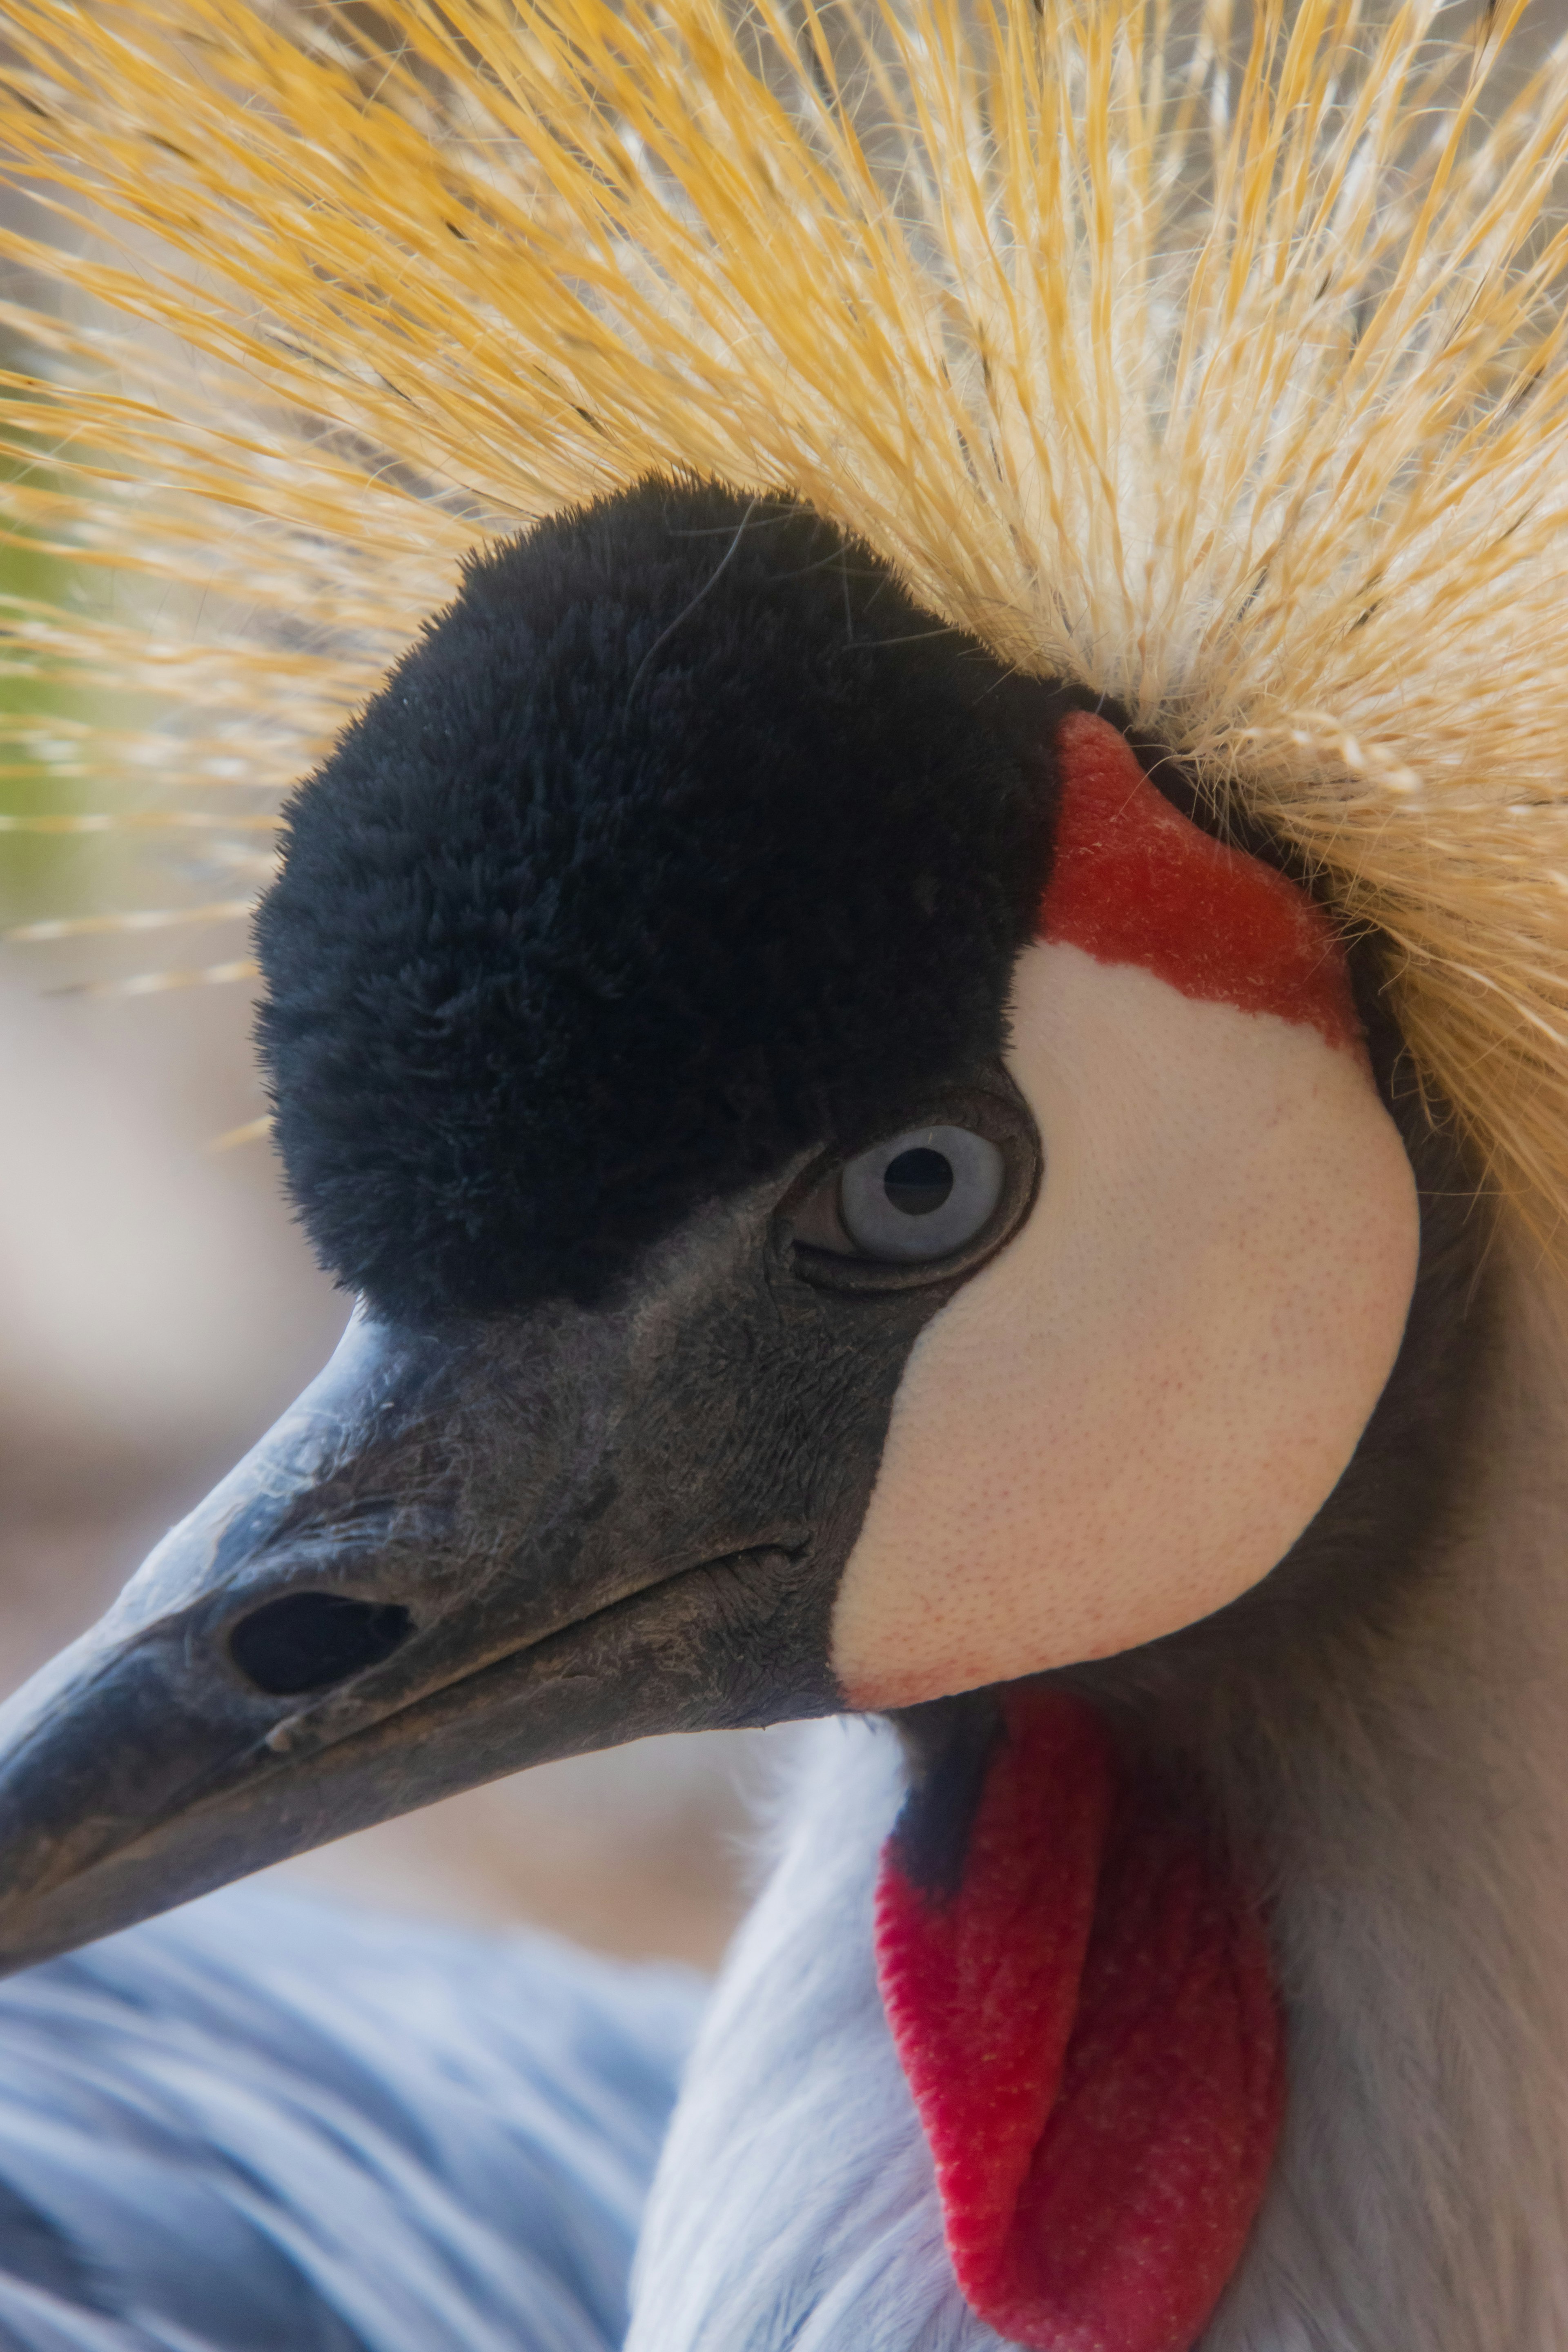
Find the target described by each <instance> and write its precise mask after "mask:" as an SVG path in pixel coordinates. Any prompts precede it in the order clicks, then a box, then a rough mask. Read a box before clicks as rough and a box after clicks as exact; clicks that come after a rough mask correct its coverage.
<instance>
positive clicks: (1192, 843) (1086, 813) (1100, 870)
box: [1040, 710, 1361, 1048]
mask: <svg viewBox="0 0 1568 2352" xmlns="http://www.w3.org/2000/svg"><path fill="white" fill-rule="evenodd" d="M1058 756H1059V759H1060V761H1061V778H1062V794H1061V808H1060V814H1059V815H1058V820H1057V839H1056V856H1055V861H1054V864H1053V866H1052V869H1051V879H1050V883H1049V885H1048V887H1047V890H1046V894H1045V897H1044V898H1043V899H1042V900H1041V902H1040V934H1041V937H1042V938H1044V939H1047V940H1059V941H1062V942H1063V943H1065V944H1066V945H1067V946H1068V947H1075V948H1081V949H1082V950H1084V952H1085V954H1086V955H1091V956H1093V957H1094V958H1095V959H1096V961H1098V962H1100V963H1130V964H1138V965H1141V966H1142V968H1143V969H1144V970H1145V971H1152V972H1153V973H1154V974H1155V975H1156V976H1157V977H1158V978H1159V979H1161V980H1163V981H1167V982H1169V983H1170V985H1171V986H1172V987H1173V988H1177V989H1180V991H1181V992H1182V994H1183V995H1184V996H1191V997H1196V998H1198V999H1200V1000H1201V1001H1203V1002H1205V1003H1215V1004H1234V1005H1236V1006H1237V1007H1238V1009H1239V1010H1240V1011H1241V1012H1243V1013H1277V1014H1278V1015H1279V1018H1280V1019H1281V1020H1283V1021H1296V1022H1300V1023H1302V1024H1305V1025H1307V1026H1310V1027H1311V1028H1313V1029H1316V1030H1319V1031H1320V1032H1321V1034H1322V1035H1323V1036H1324V1037H1326V1038H1327V1039H1328V1041H1329V1043H1330V1045H1348V1046H1351V1047H1352V1048H1354V1047H1355V1046H1356V1045H1358V1044H1359V1042H1360V1037H1361V1026H1360V1024H1359V1023H1358V1021H1357V1019H1356V1015H1355V1007H1354V1005H1353V1003H1352V1000H1351V992H1350V982H1349V980H1348V978H1347V976H1346V972H1345V962H1344V954H1343V950H1342V948H1341V945H1340V942H1339V940H1338V939H1337V937H1336V936H1335V933H1334V929H1333V926H1332V925H1331V922H1330V921H1329V919H1328V917H1327V916H1326V915H1325V914H1324V913H1323V911H1322V909H1321V908H1320V907H1316V906H1314V905H1313V903H1312V901H1311V900H1310V898H1308V897H1307V896H1306V894H1305V892H1304V891H1301V890H1300V889H1298V888H1297V887H1296V885H1295V884H1294V883H1293V882H1290V881H1289V880H1287V878H1286V877H1285V876H1284V875H1283V874H1277V873H1276V872H1275V871H1274V869H1273V868H1272V867H1271V866H1262V865H1260V864H1259V863H1258V860H1257V858H1255V857H1248V856H1245V855H1244V854H1243V853H1242V852H1241V851H1240V850H1237V849H1230V848H1227V847H1226V845H1225V843H1224V842H1220V841H1215V840H1212V839H1211V838H1210V836H1209V835H1207V834H1206V833H1204V832H1202V831H1200V829H1199V828H1198V826H1196V825H1195V824H1193V823H1192V821H1191V819H1190V818H1188V817H1184V816H1183V815H1182V814H1181V813H1180V811H1179V810H1176V809H1173V807H1172V806H1171V804H1170V803H1169V801H1167V800H1165V799H1164V798H1163V796H1162V795H1161V793H1158V792H1157V791H1156V790H1155V788H1154V786H1153V785H1152V783H1151V782H1149V779H1148V777H1147V776H1146V775H1145V774H1144V773H1143V771H1142V768H1141V767H1140V766H1139V764H1138V760H1137V756H1136V754H1135V753H1134V751H1133V750H1132V747H1131V744H1130V743H1129V742H1128V740H1127V739H1126V737H1125V736H1124V735H1122V734H1121V733H1120V732H1119V731H1118V730H1117V729H1116V728H1114V727H1112V726H1111V725H1110V723H1109V721H1108V720H1106V719H1096V718H1095V717H1093V715H1092V714H1091V713H1090V712H1089V711H1087V710H1075V711H1073V712H1072V713H1071V714H1070V715H1069V716H1068V718H1067V719H1065V720H1064V721H1063V724H1062V730H1061V733H1060V736H1059V737H1058Z"/></svg>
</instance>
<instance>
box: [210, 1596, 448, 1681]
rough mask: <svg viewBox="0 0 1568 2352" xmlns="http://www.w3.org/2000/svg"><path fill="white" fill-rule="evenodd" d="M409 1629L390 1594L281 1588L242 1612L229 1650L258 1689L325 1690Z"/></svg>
mask: <svg viewBox="0 0 1568 2352" xmlns="http://www.w3.org/2000/svg"><path fill="white" fill-rule="evenodd" d="M413 1631H414V1620H413V1618H412V1616H411V1615H410V1614H409V1612H408V1611H407V1610H406V1609H404V1608H400V1607H399V1605H398V1604H397V1602H396V1601H351V1600H350V1599H349V1598H348V1596H347V1594H346V1593H342V1592H288V1593H285V1594H284V1596H283V1598H282V1600H281V1601H267V1602H266V1603H265V1604H264V1606H263V1607H261V1608H260V1609H253V1610H252V1611H251V1612H250V1614H249V1616H248V1617H242V1618H241V1619H240V1621H239V1622H238V1624H237V1626H236V1627H235V1628H234V1630H233V1632H232V1633H230V1635H229V1637H228V1647H229V1655H230V1656H231V1657H232V1658H233V1660H234V1663H235V1664H236V1665H237V1667H238V1668H239V1671H240V1673H241V1674H242V1675H245V1677H246V1679H247V1681H249V1682H253V1683H254V1684H255V1685H256V1687H257V1689H258V1690H264V1691H270V1692H271V1693H273V1694H274V1695H275V1696H279V1697H282V1696H286V1695H288V1694H289V1693H292V1692H295V1691H314V1690H330V1689H331V1685H333V1683H342V1682H347V1680H348V1678H349V1676H350V1675H358V1674H363V1671H364V1669H365V1667H366V1666H378V1665H379V1664H381V1662H382V1660H383V1658H390V1657H391V1655H392V1654H393V1652H394V1650H395V1649H396V1648H397V1647H398V1645H399V1643H403V1642H405V1641H406V1640H407V1638H408V1636H409V1634H410V1633H413Z"/></svg>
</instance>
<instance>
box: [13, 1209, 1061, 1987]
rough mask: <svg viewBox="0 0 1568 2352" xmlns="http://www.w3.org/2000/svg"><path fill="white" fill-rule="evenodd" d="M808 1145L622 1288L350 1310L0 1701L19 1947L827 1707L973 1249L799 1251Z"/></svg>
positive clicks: (56, 1944) (695, 1225) (43, 1951)
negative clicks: (909, 1273) (579, 1772)
mask: <svg viewBox="0 0 1568 2352" xmlns="http://www.w3.org/2000/svg"><path fill="white" fill-rule="evenodd" d="M798 1172H799V1171H798V1167H797V1169H795V1170H793V1171H786V1175H785V1179H784V1181H782V1182H775V1183H773V1184H771V1185H765V1186H762V1187H759V1188H757V1189H756V1190H755V1191H753V1192H749V1193H747V1194H745V1195H743V1196H742V1197H740V1198H738V1199H735V1200H732V1201H730V1202H724V1203H721V1204H718V1205H716V1206H713V1207H711V1208H710V1209H707V1210H704V1211H702V1212H700V1213H699V1214H698V1215H697V1216H696V1217H695V1218H694V1219H692V1220H691V1221H690V1222H689V1223H688V1224H687V1225H686V1226H684V1227H683V1228H682V1229H681V1230H680V1231H679V1232H678V1233H677V1234H674V1235H672V1236H670V1237H669V1238H668V1240H667V1241H666V1242H665V1243H664V1244H660V1245H659V1246H658V1248H657V1249H656V1250H655V1251H654V1252H653V1253H652V1254H651V1255H650V1256H649V1257H648V1259H647V1260H646V1261H645V1263H644V1265H642V1267H641V1269H640V1270H639V1273H638V1276H637V1278H636V1280H635V1281H634V1283H633V1284H632V1285H631V1286H630V1287H629V1289H628V1290H627V1292H626V1296H625V1297H624V1298H623V1299H622V1300H621V1302H620V1303H619V1304H617V1305H615V1306H613V1307H609V1308H599V1309H595V1310H593V1311H589V1310H587V1309H584V1308H580V1307H573V1306H570V1305H566V1304H552V1305H549V1306H545V1307H541V1308H539V1309H537V1310H536V1311H533V1312H531V1313H529V1314H526V1315H519V1316H514V1317H509V1318H494V1319H490V1318H486V1319H477V1320H469V1321H464V1322H460V1323H457V1324H454V1325H451V1326H448V1327H447V1328H436V1329H432V1330H429V1331H424V1332H418V1331H414V1330H410V1329H406V1328H396V1327H393V1326H389V1325H386V1324H383V1323H378V1322H376V1321H374V1320H372V1319H369V1318H365V1317H363V1316H356V1318H354V1320H353V1323H352V1324H351V1326H350V1328H349V1330H348V1332H347V1334H346V1336H345V1338H344V1339H343V1342H342V1346H341V1347H340V1348H339V1349H338V1351H337V1353H336V1355H335V1356H334V1357H333V1359H332V1360H331V1363H330V1364H329V1365H328V1367H327V1369H326V1370H324V1371H323V1373H322V1374H321V1378H320V1379H319V1380H318V1381H316V1382H315V1383H314V1384H313V1386H312V1387H310V1389H308V1390H307V1391H306V1392H305V1394H304V1395H303V1396H302V1397H301V1398H300V1400H299V1402H297V1403H296V1404H295V1405H294V1406H293V1407H292V1408H291V1409H290V1411H289V1412H287V1413H286V1414H285V1415H284V1416H283V1418H282V1420H281V1421H280V1422H279V1423H278V1424H277V1426H276V1427H275V1428H274V1429H273V1431H272V1432H271V1433H270V1434H269V1435H268V1437H266V1438H265V1439H264V1440H263V1441H262V1443H261V1444H260V1445H258V1447H257V1449H256V1450H255V1452H254V1453H253V1454H250V1455H249V1456H248V1457H247V1460H245V1461H244V1462H242V1463H241V1464H240V1465H239V1466H238V1467H237V1469H236V1470H235V1471H234V1472H233V1473H232V1474H231V1475H230V1476H229V1477H228V1478H226V1480H225V1481H224V1482H223V1484H222V1485H221V1486H218V1487H217V1488H216V1490H215V1492H214V1493H213V1494H212V1495H211V1496H209V1497H208V1499H207V1500H206V1501H205V1503H204V1504H203V1505H202V1506H201V1507H199V1509H197V1510H196V1511H195V1513H194V1514H193V1516H192V1517H190V1518H189V1519H187V1520H186V1521H185V1522H184V1525H182V1526H181V1527H179V1528H175V1529H174V1532H173V1533H172V1534H171V1535H170V1536H169V1537H168V1538H166V1539H165V1541H164V1542H163V1545H162V1546H161V1547H160V1548H159V1549H158V1550H157V1551H156V1552H154V1553H153V1556H152V1558H151V1559H149V1561H148V1562H147V1564H146V1566H145V1567H144V1568H143V1569H142V1571H141V1572H140V1574H139V1575H138V1576H136V1577H135V1578H134V1579H133V1580H132V1583H131V1584H130V1585H129V1586H128V1587H127V1589H126V1591H125V1593H124V1594H123V1595H122V1597H121V1601H120V1602H119V1603H118V1605H117V1606H116V1607H115V1608H114V1609H113V1610H112V1611H111V1612H110V1614H109V1615H108V1616H107V1617H106V1618H105V1619H104V1620H103V1621H102V1622H101V1623H100V1625H99V1626H97V1627H96V1628H95V1629H94V1630H93V1631H92V1632H91V1633H89V1634H88V1635H87V1636H85V1638H84V1639H83V1640H82V1641H80V1642H79V1643H77V1644H76V1645H75V1646H74V1648H72V1649H71V1650H68V1652H66V1653H65V1654H63V1655H62V1656H61V1657H60V1658H59V1659H58V1661H56V1663H55V1664H54V1665H53V1666H52V1667H50V1668H49V1669H47V1671H46V1673H45V1674H44V1675H41V1676H39V1677H38V1678H37V1680H36V1681H35V1682H34V1683H33V1684H31V1685H29V1686H28V1687H27V1688H26V1690H25V1691H23V1692H22V1693H21V1694H19V1695H18V1696H17V1697H16V1699H14V1700H13V1701H12V1702H11V1703H10V1705H9V1706H8V1707H6V1708H5V1709H4V1710H0V1855H3V1857H4V1861H3V1869H4V1893H3V1895H0V1968H4V1969H16V1968H20V1967H24V1966H26V1965H28V1964H30V1963H31V1962H33V1961H35V1960H38V1959H41V1958H46V1957H47V1956H49V1955H51V1954H53V1953H56V1952H58V1951H60V1950H62V1949H65V1948H69V1947H71V1946H73V1945H75V1944H78V1943H81V1942H84V1941H87V1940H89V1939H90V1938H92V1937H97V1936H100V1935H104V1934H106V1933H109V1932H110V1931H111V1930H113V1929H115V1928H118V1927H124V1926H127V1925H129V1924H130V1923H131V1922H132V1921H133V1920H136V1919H138V1918H141V1917H143V1916H147V1915H148V1914H150V1913H152V1912H153V1911H157V1910H161V1909H163V1908H164V1907H166V1906H169V1905H171V1904H174V1903H177V1902H182V1901H184V1900H185V1899H187V1898H188V1897H190V1896H192V1895H196V1894H199V1893H202V1892H204V1891H205V1890H206V1889H207V1888H209V1887H212V1886H215V1885H219V1884H221V1883H223V1882H225V1881H226V1880H228V1879H231V1878H235V1877H237V1876H240V1875H242V1874H245V1873H246V1872H248V1871H251V1870H255V1869H257V1868H259V1867H260V1866H262V1865H263V1864H267V1863H268V1862H272V1861H276V1860H278V1859H280V1858H281V1857H283V1856H285V1855H289V1854H292V1853H300V1852H302V1851H303V1850H305V1849H306V1848H308V1847H310V1846H312V1845H315V1844H318V1843H321V1842H323V1841H324V1840H327V1839H330V1838H333V1837H339V1836H342V1834H344V1832H347V1831H349V1830H351V1829H354V1828H358V1827H362V1826H364V1825H365V1824H367V1823H370V1822H376V1821H380V1820H384V1819H386V1818H388V1817H389V1816H391V1815H393V1814H395V1813H399V1812H403V1811H408V1810H409V1809H411V1808H412V1807H414V1806H417V1805H422V1804H426V1803H428V1802H430V1801H432V1800H433V1799H435V1798H437V1797H441V1796H445V1795H447V1794H449V1793H451V1792H452V1791H454V1790H458V1789H462V1788H466V1787H469V1786H472V1785H474V1784H475V1783H477V1782H479V1781H482V1780H489V1779H493V1778H495V1777H496V1776H498V1775H500V1774H501V1773H505V1772H510V1771H513V1770H516V1769H519V1768H520V1767H521V1766H524V1765H528V1764H533V1763H537V1762H540V1761H542V1760H544V1759H549V1758H552V1757H561V1756H567V1755H573V1754H576V1753H579V1752H581V1751H584V1750H586V1749H589V1748H601V1747H606V1746H611V1745H614V1744H616V1743H617V1742H619V1741H623V1740H626V1739H632V1738H638V1737H640V1736H641V1735H643V1734H645V1733H648V1732H653V1731H668V1730H677V1729H683V1730H689V1729H700V1728H704V1727H712V1726H721V1725H735V1724H762V1723H769V1722H775V1721H778V1720H781V1719H783V1718H785V1717H805V1716H810V1715H816V1714H822V1713H826V1712H830V1711H832V1710H834V1709H835V1708H836V1707H837V1706H838V1705H839V1704H840V1703H841V1702H840V1699H839V1696H838V1694H837V1692H836V1690H835V1688H834V1685H833V1681H832V1676H831V1674H830V1671H829V1667H828V1663H827V1639H828V1616H829V1612H830V1609H831V1605H832V1600H833V1595H834V1591H835V1589H836V1587H837V1581H838V1578H839V1575H840V1573H841V1571H842V1569H843V1565H844V1562H845V1560H846V1559H847V1555H848V1552H849V1549H850V1548H851V1546H852V1545H853V1542H854V1540H855V1537H856V1534H857V1532H858V1528H859V1526H860V1523H861V1520H862V1517H863V1516H864V1513H865V1509H866V1505H867V1501H868V1497H869V1494H870V1489H871V1485H872V1482H873V1479H874V1477H875V1475H876V1469H877V1465H878V1461H879V1456H880V1454H881V1450H882V1444H883V1439H884V1436H885V1433H886V1429H887V1423H888V1417H889V1412H890V1409H891V1405H892V1401H893V1395H894V1392H895V1391H896V1389H897V1387H898V1384H899V1380H900V1375H901V1372H902V1370H903V1366H904V1362H905V1360H906V1358H907V1356H908V1353H909V1350H910V1347H911V1345H912V1344H913V1341H914V1339H915V1338H916V1337H917V1336H918V1334H919V1332H920V1330H921V1328H922V1327H923V1326H924V1324H925V1323H926V1322H927V1321H928V1320H929V1318H931V1315H932V1314H934V1313H935V1312H936V1310H937V1309H938V1307H941V1306H942V1303H943V1301H944V1300H945V1299H946V1298H947V1297H951V1295H952V1290H953V1288H954V1287H955V1282H956V1278H957V1276H956V1274H955V1276H954V1278H953V1279H948V1280H945V1281H943V1280H941V1279H938V1280H934V1281H933V1280H932V1279H931V1278H930V1276H927V1278H926V1280H925V1281H924V1282H922V1283H910V1284H907V1285H899V1286H892V1287H889V1288H884V1289H881V1290H878V1291H875V1292H873V1293H871V1294H869V1295H855V1294H854V1293H853V1292H846V1291H845V1289H844V1288H843V1287H842V1286H832V1285H828V1286H823V1285H819V1284H817V1283H814V1282H813V1281H811V1280H809V1279H805V1278H803V1277H802V1275H801V1273H800V1272H799V1271H798V1270H797V1266H796V1264H795V1258H794V1253H793V1245H792V1244H791V1242H790V1238H789V1234H788V1228H787V1223H786V1222H785V1221H784V1219H782V1218H781V1216H780V1213H779V1211H780V1203H781V1200H784V1201H787V1199H788V1197H789V1191H790V1186H789V1179H790V1177H792V1176H795V1175H797V1174H798ZM1019 1205H1020V1207H1021V1205H1022V1204H1021V1203H1020V1204H1019ZM967 1270H968V1264H967V1262H966V1264H965V1265H964V1267H963V1269H962V1271H967ZM326 1595H331V1596H335V1600H334V1601H327V1602H326V1603H325V1606H324V1608H323V1605H322V1599H323V1596H326ZM302 1600H303V1606H302V1607H301V1601H302ZM280 1603H288V1604H289V1605H288V1606H287V1607H283V1608H281V1609H280V1608H279V1604H280ZM345 1603H346V1604H347V1606H345V1605H344V1604H345ZM356 1644H358V1645H359V1653H360V1657H359V1659H357V1660H356V1656H355V1645H356ZM382 1651H384V1652H387V1653H389V1654H384V1655H381V1656H379V1662H372V1663H369V1664H363V1662H362V1661H363V1657H365V1656H368V1657H370V1658H372V1660H373V1661H374V1660H375V1658H376V1654H378V1653H379V1652H382ZM345 1655H346V1656H347V1657H348V1658H349V1659H350V1662H351V1671H350V1672H349V1674H348V1675H347V1677H346V1679H345V1678H344V1677H343V1675H342V1673H341V1672H337V1671H335V1670H334V1668H335V1667H341V1666H342V1662H343V1657H344V1656H345ZM312 1662H313V1663H312ZM355 1663H359V1664H360V1670H359V1671H353V1670H352V1666H353V1664H355ZM247 1666H248V1668H249V1669H250V1671H249V1672H248V1673H247V1671H246V1670H245V1668H246V1667H247ZM312 1671H313V1672H314V1674H315V1675H316V1676H317V1678H318V1679H319V1677H320V1675H321V1673H323V1672H326V1673H328V1674H329V1675H331V1680H330V1682H329V1683H328V1685H326V1686H324V1687H318V1688H315V1689H300V1687H299V1686H298V1685H299V1683H300V1678H301V1676H305V1677H307V1678H309V1677H310V1675H311V1674H312ZM258 1675H259V1677H260V1679H261V1680H262V1681H263V1682H264V1683H266V1684H268V1685H270V1686H269V1687H265V1688H263V1687H258ZM280 1682H282V1683H286V1684H291V1685H293V1687H290V1688H279V1686H278V1685H279V1683H280Z"/></svg>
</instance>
